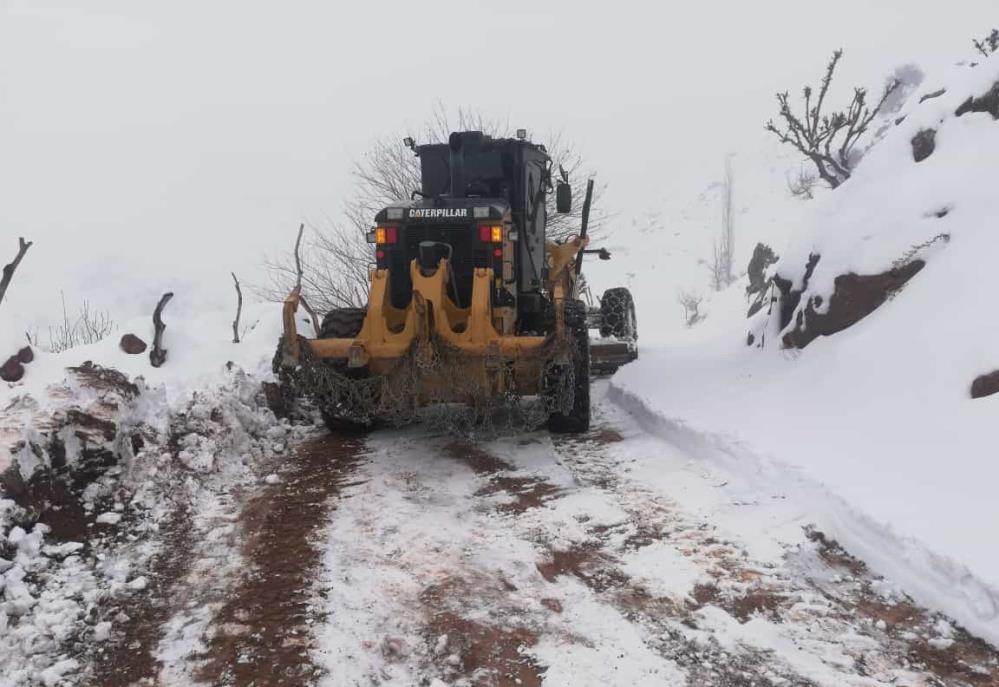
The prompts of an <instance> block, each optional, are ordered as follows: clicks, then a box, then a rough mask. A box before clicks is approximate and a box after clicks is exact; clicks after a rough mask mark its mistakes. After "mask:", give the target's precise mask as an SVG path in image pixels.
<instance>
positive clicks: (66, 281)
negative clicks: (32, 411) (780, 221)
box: [0, 0, 999, 327]
mask: <svg viewBox="0 0 999 687" xmlns="http://www.w3.org/2000/svg"><path fill="white" fill-rule="evenodd" d="M995 24H999V13H997V12H996V3H995V1H994V0H963V1H960V2H951V3H939V2H934V3H929V2H924V1H921V0H909V1H902V0H890V1H883V0H882V1H877V2H871V1H869V0H868V1H862V0H840V1H839V2H837V3H833V4H830V3H808V2H800V0H799V1H796V2H791V1H785V0H778V1H763V0H761V1H759V2H745V1H740V0H726V1H721V0H716V1H714V2H697V3H676V2H673V3H665V2H657V3H651V2H649V3H636V2H605V3H585V2H578V1H577V2H566V1H560V2H520V1H512V2H502V3H501V2H440V3H435V2H415V3H414V2H398V3H384V2H365V3H331V2H318V1H316V2H311V1H301V0H291V1H285V2H257V1H254V0H241V1H240V2H235V1H231V0H212V1H210V2H204V1H203V0H202V1H200V2H194V1H192V0H172V1H171V2H159V3H154V2H140V1H136V0H120V1H119V0H86V2H81V1H80V0H0V262H3V263H5V262H7V260H8V259H9V258H10V257H11V256H12V255H13V251H14V250H15V248H16V237H17V236H18V235H21V234H23V235H25V236H27V237H29V238H31V239H33V240H35V242H36V243H35V247H34V248H32V251H31V252H30V254H29V256H28V258H26V259H25V262H24V264H23V266H22V271H21V273H19V275H18V277H17V279H16V280H15V284H14V287H13V288H12V289H11V291H10V292H9V293H8V299H9V302H5V303H4V304H3V305H2V306H0V327H2V326H4V325H3V319H2V318H3V317H4V311H5V310H12V309H14V310H15V311H19V312H21V313H24V312H32V313H33V314H32V317H44V316H46V315H47V313H50V312H52V310H53V308H54V307H55V304H56V303H58V298H59V291H60V290H65V291H66V293H67V297H71V298H73V299H78V298H83V297H88V298H90V299H92V300H94V301H95V302H96V303H97V304H98V305H99V306H102V307H107V308H110V309H111V310H112V312H113V314H115V316H116V317H118V318H124V317H128V316H132V315H134V314H136V313H139V312H147V311H148V310H149V309H150V308H151V302H155V297H156V295H158V293H159V292H161V291H163V290H166V289H175V290H177V291H178V292H180V293H182V294H184V297H183V298H178V302H187V303H189V304H190V303H205V304H207V305H219V304H223V303H228V301H229V300H230V299H231V292H230V290H231V285H230V282H229V281H228V279H229V277H228V274H229V272H230V270H236V271H237V272H239V273H240V274H241V276H242V277H243V279H244V280H246V281H254V280H257V281H260V280H261V277H260V263H261V262H262V259H263V258H264V256H265V255H267V254H269V253H273V251H275V250H276V249H278V248H284V247H286V246H287V245H289V244H290V243H291V241H292V240H293V238H294V231H295V228H296V227H297V225H298V223H299V222H300V221H310V222H315V223H322V222H324V221H327V220H328V218H332V217H336V216H337V214H338V213H339V210H340V207H341V203H342V199H343V198H344V196H345V194H347V193H349V191H350V183H351V179H350V164H351V161H352V160H353V159H354V158H356V157H357V156H359V155H360V154H362V153H363V152H364V151H365V149H366V148H367V146H368V145H370V143H371V141H372V140H374V139H376V138H380V137H383V136H385V135H390V134H394V133H396V132H400V133H401V132H404V131H405V130H406V129H407V127H409V128H410V129H412V130H416V129H418V128H419V124H420V123H421V122H422V121H423V120H424V119H425V118H426V117H427V116H428V115H429V114H430V112H431V111H432V109H433V107H434V105H435V104H436V103H438V102H442V103H444V104H445V105H447V106H449V107H458V106H462V107H469V108H473V109H475V110H478V111H480V112H482V113H484V114H486V115H489V116H496V117H499V118H502V119H507V120H509V122H510V124H511V126H513V127H526V128H528V129H529V130H530V131H531V132H532V133H534V134H537V135H538V137H539V138H540V137H541V135H543V134H544V133H545V132H547V131H551V130H560V131H562V132H563V133H564V135H565V136H566V137H567V138H568V139H570V140H572V141H574V142H575V143H576V145H577V146H578V147H579V148H580V149H581V150H582V151H583V152H584V154H585V155H586V157H587V159H588V160H589V163H590V165H591V166H592V167H593V168H594V169H596V170H597V171H598V174H599V178H600V179H601V181H603V182H605V183H607V184H608V191H607V193H606V195H605V197H604V202H605V210H607V211H608V212H610V213H612V214H613V215H614V216H615V221H616V222H617V223H618V225H619V226H620V228H621V230H622V231H624V230H626V227H627V226H628V219H629V218H630V217H632V216H635V215H638V214H640V213H642V212H645V211H647V210H649V209H650V208H655V207H656V206H657V204H660V203H662V202H664V200H665V199H676V198H682V197H685V196H689V195H693V194H696V193H697V191H698V190H699V189H700V188H703V187H704V186H705V185H706V184H707V183H708V182H710V181H711V179H712V178H713V177H716V176H717V175H718V174H719V172H720V169H721V166H722V160H723V159H724V156H725V155H726V153H728V152H733V151H738V150H740V149H742V148H743V147H746V146H758V145H759V144H760V141H762V140H764V134H763V133H762V124H763V122H764V121H765V120H766V119H767V118H768V117H769V116H770V115H771V114H772V112H773V110H774V106H773V94H774V92H775V91H777V90H784V89H791V90H796V89H798V88H799V87H800V85H801V84H803V83H805V82H806V81H815V80H817V78H818V76H820V75H821V72H822V69H823V67H824V65H825V62H826V60H827V59H828V55H829V53H830V52H831V51H832V50H833V49H834V48H837V47H843V48H845V49H846V56H845V58H844V61H843V64H842V68H841V74H840V76H839V83H840V85H841V86H842V87H846V86H848V85H852V84H858V85H860V84H863V85H870V86H872V87H874V88H879V87H880V86H881V84H882V82H883V80H884V78H885V77H886V76H887V74H888V73H889V72H890V71H891V70H892V69H893V68H894V67H896V66H897V65H899V64H902V63H905V62H909V61H916V62H919V63H922V64H930V65H932V64H934V63H937V62H941V61H953V60H955V59H958V58H960V57H964V56H970V39H971V38H972V37H975V36H979V35H981V34H984V33H985V32H986V30H987V29H989V28H991V27H992V26H993V25H995ZM617 240H627V237H626V236H625V237H623V238H622V236H620V235H619V236H618V237H617ZM8 254H9V255H8ZM178 307H183V306H178Z"/></svg>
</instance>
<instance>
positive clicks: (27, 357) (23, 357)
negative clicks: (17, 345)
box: [17, 346, 35, 365]
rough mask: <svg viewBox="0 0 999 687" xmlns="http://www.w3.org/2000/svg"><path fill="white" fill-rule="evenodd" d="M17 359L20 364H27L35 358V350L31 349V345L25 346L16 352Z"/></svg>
mask: <svg viewBox="0 0 999 687" xmlns="http://www.w3.org/2000/svg"><path fill="white" fill-rule="evenodd" d="M17 359H18V360H19V361H21V364H22V365H27V364H28V363H30V362H31V361H32V360H34V359H35V352H34V351H33V350H31V346H25V347H24V348H22V349H21V350H19V351H18V352H17Z"/></svg>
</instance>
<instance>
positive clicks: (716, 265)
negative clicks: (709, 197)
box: [708, 158, 735, 291]
mask: <svg viewBox="0 0 999 687" xmlns="http://www.w3.org/2000/svg"><path fill="white" fill-rule="evenodd" d="M734 187H735V175H734V174H733V172H732V160H731V158H726V160H725V177H724V178H723V179H722V183H721V228H720V230H719V232H718V238H716V239H715V242H714V246H713V250H712V255H711V260H710V261H709V262H708V270H709V271H710V272H711V288H713V289H714V290H715V291H721V290H722V289H724V288H725V287H726V286H728V285H729V284H731V283H732V281H733V280H734V279H735V278H734V277H733V275H732V262H733V260H734V257H735V214H734V208H733V198H734V196H733V194H734V190H735V188H734Z"/></svg>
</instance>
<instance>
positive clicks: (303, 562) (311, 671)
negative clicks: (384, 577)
mask: <svg viewBox="0 0 999 687" xmlns="http://www.w3.org/2000/svg"><path fill="white" fill-rule="evenodd" d="M359 449H360V443H359V442H358V441H356V440H354V439H352V438H350V437H346V438H345V437H335V436H331V435H324V436H322V437H319V438H315V439H311V440H309V441H306V442H305V443H303V444H301V445H300V446H298V447H297V449H296V450H295V453H294V455H293V456H292V458H291V459H290V460H288V461H287V462H286V464H285V465H284V467H283V469H282V470H281V472H280V473H279V475H278V476H279V480H275V481H276V482H277V483H276V484H270V485H268V486H266V487H264V488H263V489H262V490H261V491H260V493H258V494H257V495H255V496H253V497H252V498H251V499H249V501H247V502H246V504H245V505H244V507H243V511H242V514H241V516H240V532H241V534H242V537H243V541H242V546H241V549H242V554H243V558H244V561H245V566H246V569H245V570H244V571H243V573H242V575H241V576H240V579H239V580H238V582H237V583H236V584H235V586H234V588H232V589H231V590H230V591H229V592H228V594H227V597H226V599H225V602H224V603H223V604H222V606H221V608H219V609H218V610H217V611H216V613H215V617H214V619H213V621H212V623H211V625H210V626H209V628H208V631H207V638H206V639H205V644H206V647H205V650H204V651H203V652H202V653H201V654H196V655H195V656H194V659H195V661H196V662H197V663H198V664H199V667H198V668H197V670H195V671H194V674H195V677H196V679H198V680H199V681H202V682H204V683H207V684H212V685H303V684H311V683H313V682H314V681H315V679H316V678H317V676H318V674H319V672H320V669H319V667H318V666H316V665H314V664H313V663H312V661H311V660H310V658H309V656H310V651H311V650H312V649H313V648H314V647H313V633H312V631H311V625H312V623H313V622H314V621H315V619H316V618H315V614H314V612H313V611H314V608H313V606H312V598H311V591H312V584H313V582H314V579H315V576H316V574H317V572H318V570H319V565H320V561H321V557H320V553H319V551H318V550H317V547H316V546H315V542H314V540H313V539H314V536H315V533H316V530H317V529H318V528H320V527H321V526H322V525H323V524H324V522H325V518H326V516H327V512H328V511H329V509H331V508H335V507H336V503H337V497H338V495H339V493H340V491H341V490H342V489H344V488H345V487H349V486H351V483H350V479H351V475H352V473H353V471H354V469H355V467H356V466H357V463H358V460H359Z"/></svg>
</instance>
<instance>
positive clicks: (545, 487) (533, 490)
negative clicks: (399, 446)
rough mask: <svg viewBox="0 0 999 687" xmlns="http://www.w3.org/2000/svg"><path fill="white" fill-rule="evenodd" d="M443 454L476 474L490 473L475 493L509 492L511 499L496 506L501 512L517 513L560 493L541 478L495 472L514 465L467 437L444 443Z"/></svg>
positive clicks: (508, 468) (505, 469)
mask: <svg viewBox="0 0 999 687" xmlns="http://www.w3.org/2000/svg"><path fill="white" fill-rule="evenodd" d="M444 454H445V455H447V456H448V457H450V458H453V459H455V460H457V461H459V462H461V463H464V464H465V465H467V466H468V467H470V468H471V469H472V470H473V471H474V472H475V473H476V474H478V475H488V476H489V484H487V485H486V486H484V487H482V488H481V489H479V490H478V491H477V492H476V493H475V495H476V496H493V495H496V494H508V495H509V496H511V497H512V500H511V501H509V502H506V503H501V504H499V505H497V506H496V510H497V511H499V512H501V513H511V514H514V515H519V514H520V513H523V512H525V511H528V510H530V509H532V508H539V507H541V506H542V505H544V503H545V501H547V500H549V499H551V498H554V497H556V496H558V494H559V493H560V491H559V489H558V487H556V486H555V485H553V484H551V483H549V482H547V481H546V480H544V479H543V478H538V477H529V476H520V475H500V474H498V473H501V472H514V471H515V470H516V468H515V467H514V466H513V465H511V464H510V463H508V462H506V461H505V460H502V459H501V458H497V457H496V456H495V455H493V454H492V453H490V452H489V451H487V450H485V449H484V448H482V447H481V446H478V445H476V444H473V443H472V442H470V441H452V442H451V443H449V444H447V445H446V446H445V447H444Z"/></svg>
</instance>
